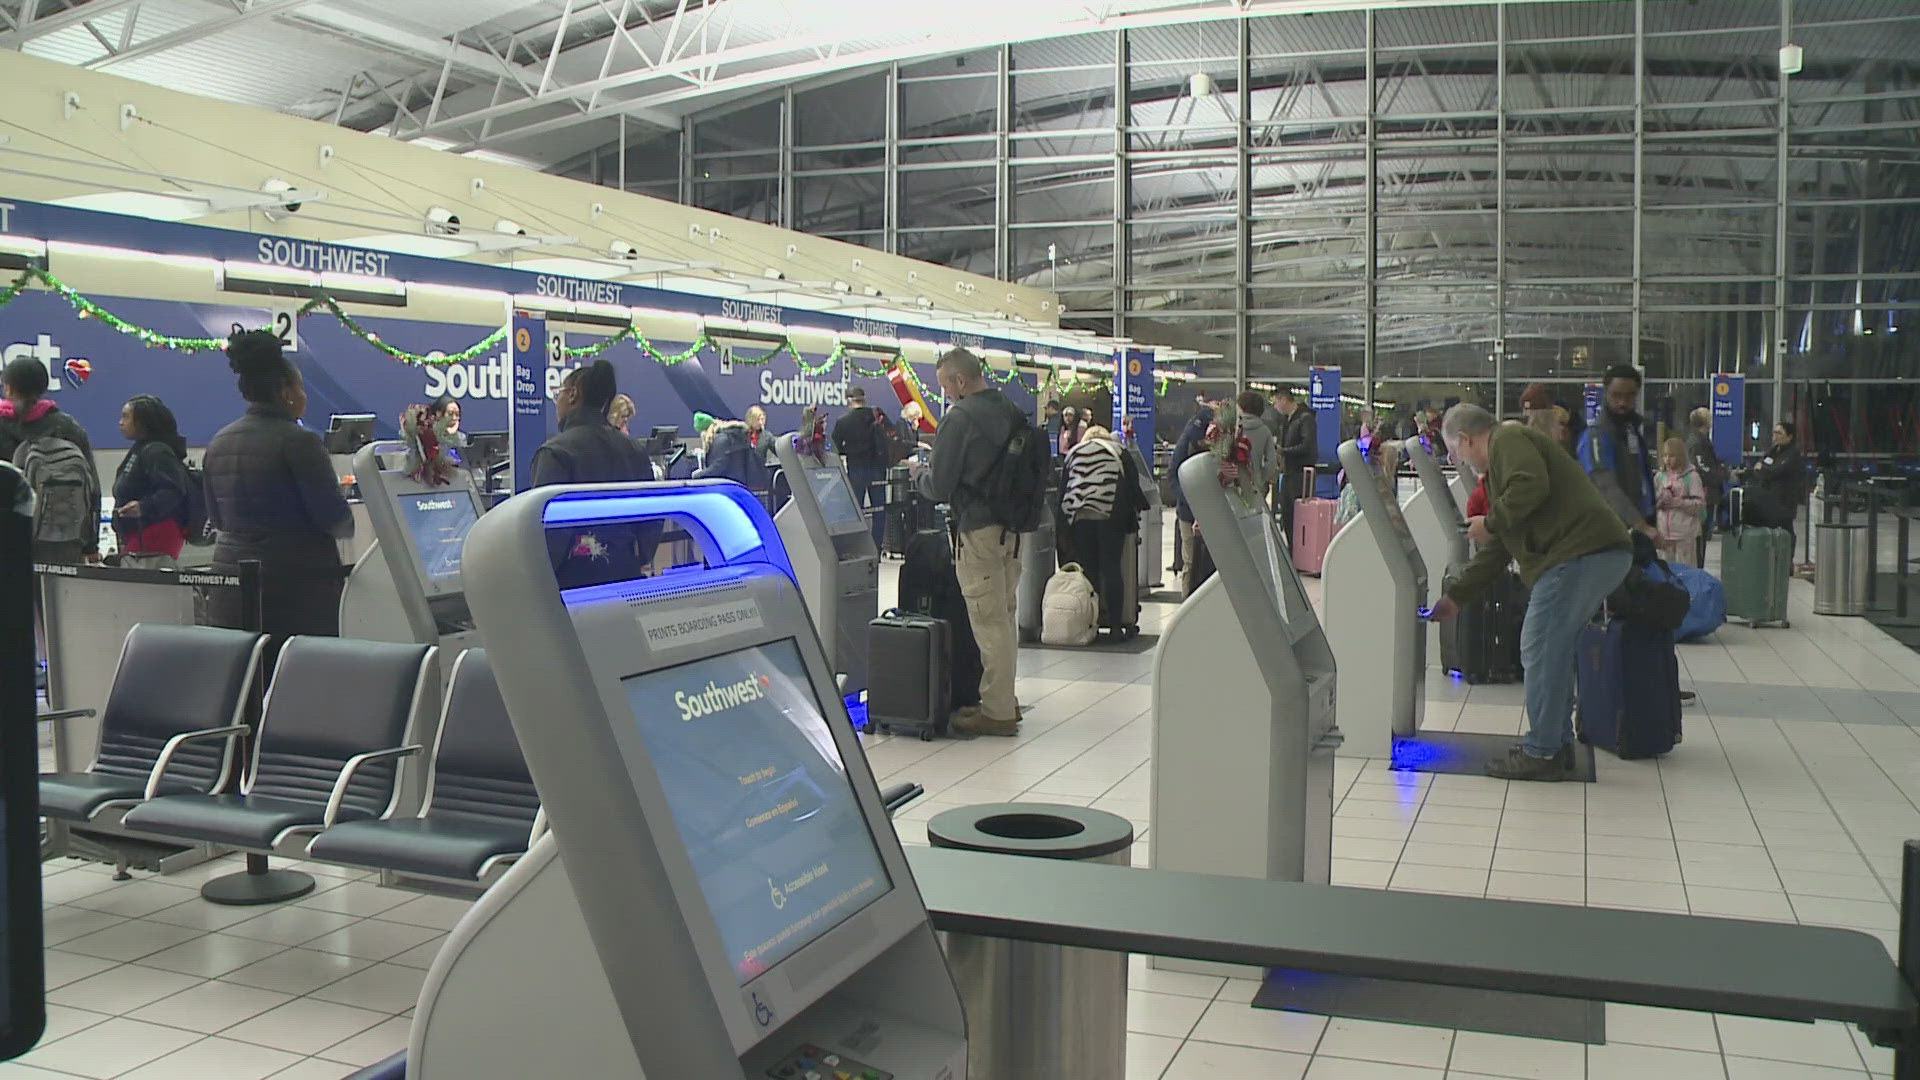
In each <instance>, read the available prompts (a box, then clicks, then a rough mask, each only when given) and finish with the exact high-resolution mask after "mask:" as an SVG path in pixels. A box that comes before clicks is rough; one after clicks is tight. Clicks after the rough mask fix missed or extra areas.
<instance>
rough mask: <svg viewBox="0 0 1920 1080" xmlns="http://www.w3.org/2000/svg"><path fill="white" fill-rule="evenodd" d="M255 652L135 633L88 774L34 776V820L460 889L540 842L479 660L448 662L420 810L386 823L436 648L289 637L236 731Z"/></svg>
mask: <svg viewBox="0 0 1920 1080" xmlns="http://www.w3.org/2000/svg"><path fill="white" fill-rule="evenodd" d="M264 648H265V639H264V638H263V637H262V636H261V635H259V634H253V633H247V632H243V631H237V630H221V629H215V628H211V627H199V626H174V625H160V624H141V625H138V626H135V627H134V628H133V629H132V631H130V632H129V633H128V635H127V640H126V644H125V647H124V648H123V650H122V652H121V655H120V661H119V666H118V667H117V668H116V669H115V673H114V680H113V686H112V689H111V691H110V692H109V695H108V699H107V703H106V706H105V707H104V708H103V709H102V710H100V742H99V752H98V755H97V757H96V760H95V762H94V764H93V765H92V767H91V768H89V769H88V770H87V771H86V772H78V773H52V774H43V775H42V776H41V778H40V800H41V812H42V813H43V814H44V815H46V816H47V817H49V818H56V819H61V820H64V821H67V822H70V823H73V824H75V825H80V826H86V825H99V824H103V823H110V822H117V823H118V825H119V827H120V828H121V829H123V830H126V831H128V832H130V833H134V834H137V835H141V836H147V837H152V838H156V839H160V840H165V841H173V842H188V843H198V842H207V843H212V844H217V845H222V846H227V847H233V848H238V849H240V850H243V851H247V852H254V853H259V854H278V855H283V856H289V857H295V858H305V859H313V860H317V861H321V862H329V863H339V864H343V865H348V866H355V867H361V868H366V869H374V870H386V871H394V872H398V873H402V874H407V875H412V876H419V877H426V878H435V879H442V880H446V881H451V882H457V883H463V884H468V885H471V884H485V883H487V882H489V881H490V880H492V879H493V878H494V877H497V876H498V874H499V873H501V872H503V871H504V869H505V867H506V866H507V865H508V864H510V863H511V862H512V861H513V860H514V859H516V858H518V857H519V856H521V855H523V854H525V852H526V850H527V848H528V846H529V845H530V844H531V843H532V841H533V840H534V838H535V837H537V836H538V835H539V831H540V830H541V829H542V828H543V827H544V819H543V817H542V815H541V813H540V800H539V796H538V795H537V794H536V793H535V791H534V787H533V780H532V778H531V777H530V776H529V775H528V774H527V769H526V765H525V763H524V761H523V760H522V759H521V755H520V746H519V743H518V741H517V740H516V739H515V738H514V734H513V726H512V724H511V723H510V722H509V720H508V718H507V712H506V707H505V706H504V704H503V703H502V702H501V700H500V692H499V689H498V687H497V686H496V685H495V683H494V679H493V671H492V668H491V666H490V665H489V664H488V663H487V659H486V654H485V652H484V650H480V649H473V650H468V651H467V652H464V653H462V654H461V655H460V656H459V658H458V659H457V660H456V661H455V664H454V669H453V672H452V675H451V677H450V679H449V680H448V686H447V692H446V696H445V699H444V704H443V706H442V709H441V714H440V723H439V725H438V727H437V729H436V733H435V737H434V745H433V746H432V747H431V757H430V762H429V765H428V768H427V770H426V776H425V790H424V792H423V793H422V796H421V799H420V809H419V811H418V812H417V813H413V814H404V815H397V816H396V810H397V809H398V807H399V806H400V804H401V795H402V777H403V775H404V770H403V769H402V768H401V763H402V761H403V760H404V759H406V758H408V757H411V756H413V755H417V754H421V753H423V752H426V751H427V750H428V749H429V748H427V747H424V746H422V745H420V744H417V743H413V742H410V741H409V740H410V739H411V738H412V737H413V736H414V735H415V728H416V724H417V722H418V718H419V714H420V712H421V711H422V710H421V703H422V701H423V700H424V699H425V695H429V694H430V693H431V691H432V683H433V680H435V679H436V678H437V676H438V669H437V665H436V662H435V650H434V649H433V648H432V647H430V646H424V645H408V644H394V643H389V642H375V641H356V640H349V639H342V638H323V637H295V638H291V639H289V640H288V641H287V642H286V644H285V646H284V648H282V649H281V652H280V656H279V659H278V661H277V663H276V664H275V665H274V670H273V672H272V678H271V681H270V682H269V683H268V686H267V690H266V696H265V704H264V706H263V707H262V709H261V710H260V718H259V721H258V724H257V726H250V725H249V724H248V723H247V712H248V702H249V697H250V694H251V691H252V687H253V683H254V681H255V680H256V679H257V678H259V677H260V674H261V672H260V666H261V665H260V658H261V655H262V653H263V651H264ZM248 736H251V738H248ZM249 748H250V749H249ZM243 754H245V757H246V760H245V761H244V762H243V761H242V756H243Z"/></svg>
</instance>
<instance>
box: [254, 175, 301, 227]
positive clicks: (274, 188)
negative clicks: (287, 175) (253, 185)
mask: <svg viewBox="0 0 1920 1080" xmlns="http://www.w3.org/2000/svg"><path fill="white" fill-rule="evenodd" d="M260 190H261V191H264V192H266V193H267V194H269V195H278V194H280V193H281V192H283V191H292V190H293V185H292V184H289V183H287V182H286V181H285V180H282V179H280V178H279V177H277V176H276V177H274V178H273V179H271V180H269V181H267V182H266V183H264V184H261V185H260ZM301 205H302V204H300V203H299V202H286V203H281V204H279V205H277V206H275V205H268V206H265V207H262V208H261V211H260V212H261V213H263V214H265V215H266V216H267V220H268V221H280V220H282V219H283V218H286V217H288V216H290V215H293V214H297V213H299V212H300V207H301Z"/></svg>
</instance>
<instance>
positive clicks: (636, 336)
mask: <svg viewBox="0 0 1920 1080" xmlns="http://www.w3.org/2000/svg"><path fill="white" fill-rule="evenodd" d="M35 282H38V283H39V284H41V285H43V286H45V287H46V288H47V290H48V291H50V292H53V293H55V294H56V295H58V296H59V297H60V298H61V299H63V300H65V301H66V302H67V303H68V304H69V305H71V306H72V307H73V309H74V312H75V313H76V314H77V315H78V316H79V317H80V318H83V319H95V320H98V321H99V322H100V323H101V324H102V325H105V326H110V327H112V328H113V329H114V330H117V331H119V332H120V333H122V334H125V335H127V336H128V337H132V338H135V339H137V340H138V341H139V342H140V343H141V344H142V345H144V346H146V347H147V348H158V349H167V350H170V351H172V352H179V353H186V354H188V355H192V354H196V353H206V352H219V351H221V350H223V349H225V348H226V347H227V339H226V338H223V337H185V336H178V335H174V334H164V333H161V332H160V331H158V330H149V329H147V328H146V327H143V326H137V325H135V324H133V323H130V322H128V321H126V320H125V319H122V318H120V317H119V316H118V315H115V314H114V313H113V312H111V311H109V310H107V309H106V308H104V307H101V306H100V305H99V304H96V303H94V302H93V301H92V300H89V299H87V298H86V297H85V296H82V295H81V294H80V292H79V290H77V289H75V288H73V287H72V286H71V285H68V284H67V283H66V282H64V281H61V280H60V279H59V278H57V277H55V276H54V275H53V274H52V273H51V272H50V271H47V270H42V269H39V268H37V267H28V268H27V269H25V270H22V271H21V272H20V276H19V277H17V278H15V279H14V280H13V282H12V284H10V285H8V286H7V287H6V288H4V289H0V307H5V306H6V305H8V304H11V303H12V302H13V301H14V300H16V299H18V298H19V297H20V295H21V294H22V293H24V292H25V291H26V290H27V288H28V287H29V286H31V285H32V284H34V283H35ZM318 311H324V312H326V313H327V314H328V315H331V316H333V318H334V319H336V320H338V321H339V323H340V325H341V326H343V327H345V328H346V330H347V332H348V333H350V334H352V335H353V336H354V337H357V338H359V339H360V340H361V341H364V342H366V343H367V344H368V345H371V346H373V347H374V348H376V349H378V350H380V351H381V352H382V353H385V354H386V355H387V356H388V357H390V358H391V359H393V360H396V361H398V362H400V363H403V364H407V365H410V366H413V367H422V366H426V365H448V364H465V363H471V362H472V361H474V360H477V359H479V358H480V357H481V356H483V355H484V354H486V353H487V352H490V351H491V350H493V349H495V348H497V347H499V345H500V343H501V342H503V341H505V340H506V338H507V330H506V328H505V327H502V328H500V329H499V330H496V331H494V332H493V333H491V334H488V335H487V336H486V337H484V338H482V339H480V340H479V341H477V342H475V343H474V344H473V345H471V346H469V347H467V348H465V349H462V350H461V351H459V352H457V353H446V354H443V355H439V356H433V355H429V354H426V353H416V352H409V351H407V350H406V349H402V348H398V347H396V346H394V345H390V344H388V343H387V342H385V341H382V340H381V338H380V335H379V334H378V333H376V332H374V331H372V330H369V329H367V328H366V327H365V326H363V325H361V324H360V322H359V320H357V319H355V318H354V317H353V316H352V315H350V314H348V313H347V311H346V309H344V308H342V307H341V306H340V302H339V301H337V300H335V299H334V298H333V297H331V296H317V297H314V298H313V299H311V300H308V301H307V302H306V303H304V304H302V305H301V306H300V309H299V310H298V312H296V317H297V318H304V317H306V316H307V315H311V314H313V313H315V312H318ZM626 341H631V342H633V343H634V344H635V346H637V347H638V348H639V350H640V352H641V353H642V354H643V355H645V356H648V357H651V358H652V359H653V360H654V362H656V363H658V364H660V365H661V366H663V367H673V366H675V365H677V364H683V363H685V362H687V361H688V360H691V359H693V358H694V357H695V356H698V355H699V354H700V353H701V352H702V351H704V350H706V349H708V348H711V347H713V346H714V345H715V342H714V339H713V338H712V337H710V336H708V335H707V334H706V333H705V332H704V331H703V332H702V333H700V334H699V335H698V336H697V337H696V338H695V339H694V341H693V342H692V343H691V344H689V345H688V346H687V347H686V348H684V349H682V350H680V351H679V352H676V353H667V352H662V351H661V350H660V349H658V348H656V347H655V346H654V344H653V342H652V341H651V340H650V339H649V338H648V337H647V335H646V334H645V333H643V332H642V331H641V330H640V328H639V327H638V326H636V325H633V324H631V323H629V324H628V325H627V326H625V327H623V328H622V329H621V330H620V332H619V333H616V334H613V335H611V336H609V337H605V338H602V339H600V340H599V341H596V342H594V343H593V344H591V345H581V346H577V347H568V348H564V349H562V350H561V354H562V355H563V356H565V357H566V358H568V359H570V360H586V359H592V358H594V357H597V356H599V355H600V354H602V353H604V352H606V351H607V350H608V349H611V348H613V347H614V346H616V345H619V344H620V343H622V342H626ZM782 353H785V354H787V355H788V356H791V357H792V358H793V362H794V366H795V367H796V368H798V369H799V370H800V373H801V374H803V375H806V376H808V377H817V376H820V375H825V374H827V373H829V372H831V371H832V370H833V369H834V368H835V367H836V366H843V367H844V369H845V371H846V372H848V373H850V374H852V375H858V376H861V377H863V378H879V377H882V376H884V375H886V374H887V373H888V372H889V371H890V370H891V369H892V368H893V367H894V366H895V365H898V366H900V367H901V368H902V369H903V370H905V372H906V374H907V379H908V381H909V382H910V383H912V385H913V387H914V388H915V389H916V390H918V391H919V392H920V394H921V396H922V397H924V398H926V399H927V400H932V399H933V397H934V396H935V395H933V394H931V393H930V392H929V391H928V389H927V386H926V384H925V383H923V382H922V381H921V380H920V375H919V373H918V372H917V371H915V370H914V367H913V364H911V363H910V362H908V361H907V359H906V357H904V356H901V355H897V354H896V356H895V357H894V359H893V360H892V361H890V362H883V363H881V364H880V366H878V367H874V368H868V367H864V366H862V365H861V364H860V363H859V362H858V361H857V360H855V358H854V354H853V353H851V352H849V351H848V349H847V346H846V344H845V343H844V342H838V341H836V342H835V343H834V347H833V351H832V352H830V353H828V354H827V356H826V357H825V358H824V359H822V360H821V361H820V362H819V363H818V364H809V363H808V362H807V360H806V358H805V357H804V356H802V355H801V353H800V350H799V349H798V348H796V347H794V344H793V342H792V340H791V339H789V340H786V341H783V342H781V343H780V344H778V345H776V346H774V347H773V348H771V349H769V350H768V351H767V352H765V353H763V354H760V355H757V356H741V355H738V354H736V355H735V356H734V357H733V360H734V362H735V363H738V364H746V365H748V366H750V367H758V366H761V365H764V364H768V363H771V362H772V361H773V359H774V357H776V356H779V355H780V354H782ZM987 374H988V377H989V378H990V379H991V380H993V381H995V382H998V383H1001V384H1002V385H1007V384H1011V383H1014V382H1015V381H1019V383H1020V385H1021V386H1022V387H1023V388H1025V389H1029V390H1032V391H1033V392H1035V393H1037V394H1040V395H1042V396H1045V395H1047V394H1049V393H1050V392H1051V391H1052V390H1054V389H1056V388H1058V389H1070V388H1071V386H1072V384H1073V383H1074V382H1075V381H1076V380H1075V379H1074V378H1073V377H1071V376H1063V375H1062V374H1061V371H1060V369H1059V368H1053V369H1051V370H1050V371H1049V372H1048V374H1046V375H1045V376H1043V377H1041V378H1039V379H1037V380H1035V383H1034V384H1033V385H1032V386H1029V385H1028V384H1027V383H1026V381H1025V380H1024V379H1022V378H1021V376H1020V373H1019V371H1017V370H1015V369H1012V368H1009V369H1007V370H1005V371H1004V372H1003V371H999V370H996V369H993V368H988V369H987ZM1089 381H1093V382H1097V384H1098V385H1101V386H1103V387H1105V388H1106V389H1107V390H1109V391H1111V390H1112V388H1113V379H1112V378H1111V377H1108V378H1106V379H1104V380H1089ZM1158 381H1159V385H1158V387H1157V396H1162V397H1164V396H1165V395H1166V393H1167V389H1168V386H1169V382H1170V380H1168V379H1167V378H1166V376H1161V377H1160V378H1159V380H1158Z"/></svg>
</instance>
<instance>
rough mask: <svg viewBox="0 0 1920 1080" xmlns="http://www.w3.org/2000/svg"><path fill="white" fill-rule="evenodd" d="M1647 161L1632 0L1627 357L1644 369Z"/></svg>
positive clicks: (1640, 36)
mask: <svg viewBox="0 0 1920 1080" xmlns="http://www.w3.org/2000/svg"><path fill="white" fill-rule="evenodd" d="M1646 163H1647V0H1634V4H1633V298H1632V307H1633V314H1632V319H1633V347H1632V352H1630V353H1629V354H1628V359H1629V360H1630V362H1631V363H1632V364H1633V366H1634V367H1637V368H1639V369H1640V370H1641V373H1642V374H1643V375H1644V374H1645V373H1646V361H1645V359H1644V358H1642V356H1641V355H1640V349H1641V343H1640V318H1641V314H1640V313H1641V311H1642V309H1643V305H1644V304H1645V302H1646V297H1645V287H1644V283H1643V278H1642V273H1643V269H1642V266H1641V258H1642V254H1643V252H1644V245H1645V243H1646V240H1645V237H1646V231H1647V230H1646V209H1647V204H1646V176H1645V169H1646ZM1678 371H1679V369H1678V368H1677V367H1676V366H1675V365H1674V363H1673V358H1672V356H1671V355H1669V356H1668V358H1667V374H1668V375H1676V374H1678Z"/></svg>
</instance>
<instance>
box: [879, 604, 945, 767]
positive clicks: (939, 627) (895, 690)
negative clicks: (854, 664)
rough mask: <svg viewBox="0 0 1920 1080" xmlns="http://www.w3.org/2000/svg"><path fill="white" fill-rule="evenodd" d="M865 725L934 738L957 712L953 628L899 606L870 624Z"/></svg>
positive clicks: (943, 729) (942, 620)
mask: <svg viewBox="0 0 1920 1080" xmlns="http://www.w3.org/2000/svg"><path fill="white" fill-rule="evenodd" d="M867 655H868V672H869V673H868V676H867V727H868V729H869V730H873V731H879V732H881V733H883V734H888V735H892V734H901V735H918V736H919V737H920V738H921V739H923V740H925V739H932V738H934V737H935V736H937V735H945V734H946V733H947V718H948V717H949V716H951V715H952V713H953V708H954V706H953V680H952V656H953V628H952V627H950V626H949V625H947V621H946V620H945V619H936V618H934V617H932V616H930V615H918V614H914V613H912V612H904V611H900V610H898V609H895V610H893V611H889V612H887V613H886V614H885V615H882V616H880V617H879V618H877V619H875V620H873V622H871V623H869V624H868V626H867Z"/></svg>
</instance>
